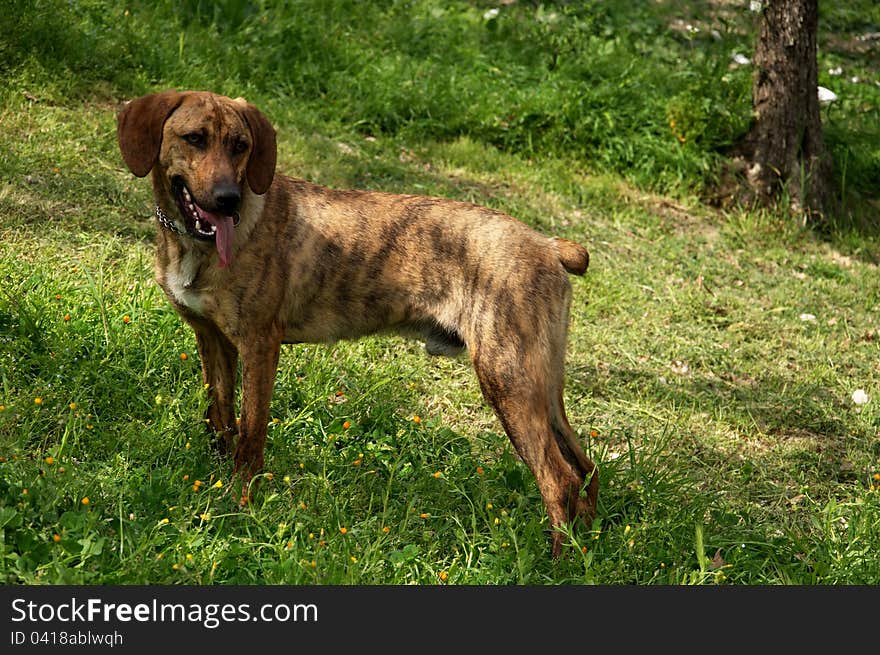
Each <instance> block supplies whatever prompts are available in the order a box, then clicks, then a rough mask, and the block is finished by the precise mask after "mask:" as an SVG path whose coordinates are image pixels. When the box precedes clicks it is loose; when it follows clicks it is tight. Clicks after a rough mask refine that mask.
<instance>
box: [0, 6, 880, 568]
mask: <svg viewBox="0 0 880 655" xmlns="http://www.w3.org/2000/svg"><path fill="white" fill-rule="evenodd" d="M13 4H15V5H16V7H17V9H18V11H19V14H20V15H22V16H23V17H25V18H26V20H25V19H23V20H21V21H19V22H17V23H16V26H17V29H16V31H15V32H11V31H7V32H5V33H3V35H2V38H0V55H2V56H0V60H2V61H3V62H5V63H3V64H0V72H2V73H3V74H4V77H5V80H6V82H5V84H4V85H3V86H2V87H0V137H2V141H3V143H4V148H3V149H2V150H0V215H2V216H3V218H2V220H0V280H2V287H0V385H2V386H0V405H2V410H0V457H2V461H0V527H2V533H0V534H2V542H0V561H2V567H3V568H2V571H3V576H4V581H5V582H7V583H25V584H46V583H48V584H60V583H85V584H252V583H258V584H262V583H265V584H281V583H284V584H315V583H322V584H328V583H329V584H393V583H417V584H584V583H599V584H706V583H713V584H721V583H726V584H741V585H746V584H748V585H751V584H816V583H819V584H876V583H877V582H878V581H880V560H878V558H877V557H876V556H875V555H874V553H873V550H872V546H873V545H874V544H876V543H877V542H878V539H880V493H878V491H880V475H878V474H880V437H878V434H880V429H878V428H880V410H878V399H880V368H878V366H877V361H878V344H880V333H878V330H880V318H878V315H877V310H876V307H877V298H878V293H880V282H878V276H877V261H878V253H880V242H878V239H877V236H876V226H875V225H874V224H873V223H872V221H871V219H872V217H873V218H874V219H876V209H877V197H876V179H877V172H878V162H880V138H878V135H877V132H876V125H877V124H878V123H877V117H878V112H880V102H878V96H880V93H878V89H877V87H876V86H873V85H872V84H871V83H864V82H860V83H858V84H854V83H852V82H851V81H850V80H849V78H850V77H853V76H859V77H861V78H862V79H863V80H871V79H876V76H877V74H878V73H877V69H876V64H874V63H873V60H872V59H871V58H870V57H869V56H867V54H866V53H865V52H864V51H863V50H860V48H861V47H862V46H861V45H860V44H861V43H862V42H861V41H858V39H857V38H856V37H857V36H858V35H861V34H864V33H868V32H871V31H877V26H878V25H880V16H878V14H877V9H876V7H874V6H873V4H872V3H850V6H849V7H847V8H837V9H829V8H825V7H823V11H825V12H826V15H824V16H823V26H825V28H824V29H826V30H827V31H825V32H823V34H822V35H820V43H822V44H824V46H825V47H824V48H823V49H822V52H821V54H820V57H821V60H820V71H821V74H820V83H821V84H823V85H825V86H829V88H832V89H833V90H835V91H836V92H838V94H839V95H840V96H841V102H840V104H839V105H838V106H832V107H831V108H828V109H826V110H824V111H825V115H824V116H823V119H824V120H825V125H826V129H827V135H828V140H829V144H830V146H831V150H832V152H833V154H834V156H835V170H836V186H837V189H838V194H839V196H840V198H841V199H842V200H843V201H844V203H843V206H844V207H845V208H846V211H845V212H844V213H842V214H841V216H839V217H838V220H837V221H836V222H835V223H834V227H833V229H832V230H831V231H830V233H823V234H821V235H820V234H816V233H813V232H810V231H806V230H803V229H801V228H800V227H798V225H797V224H796V222H795V221H793V220H792V219H791V217H788V216H786V215H785V214H784V213H777V212H771V211H757V210H750V209H748V208H746V209H728V210H723V211H720V210H718V209H715V208H712V207H709V206H707V205H706V204H705V203H703V202H701V200H700V198H701V196H702V194H703V192H704V190H705V189H707V188H708V187H709V186H710V185H711V182H712V179H713V177H714V176H715V175H716V173H717V165H718V162H719V161H720V156H719V154H718V151H719V149H723V147H724V146H725V144H727V143H729V142H731V141H732V140H733V139H735V137H736V135H737V134H739V133H741V132H742V131H743V130H744V129H745V127H746V124H747V120H748V115H747V114H748V84H749V81H750V71H749V70H748V69H745V68H742V69H738V68H733V69H730V68H729V59H730V53H731V51H733V50H737V51H741V52H744V53H748V52H749V51H750V43H751V41H750V39H751V32H750V27H749V22H748V20H747V16H743V15H741V14H743V12H740V14H738V15H737V14H723V13H720V10H712V11H710V8H711V7H714V6H715V5H708V4H705V3H698V2H694V3H690V4H687V5H686V6H682V5H680V3H676V4H675V5H671V4H667V3H650V5H646V6H644V7H640V8H632V7H629V6H628V5H624V4H617V3H596V4H589V3H584V4H583V5H578V6H577V7H574V6H573V5H569V4H565V3H560V4H559V5H553V4H547V5H543V6H541V7H536V6H535V5H533V4H530V3H515V4H514V5H510V6H501V7H500V11H499V12H498V15H497V16H494V17H493V16H492V15H491V14H487V13H486V12H487V10H488V9H490V8H492V6H493V5H490V4H477V3H446V4H444V9H442V10H439V9H437V8H436V6H435V5H434V4H433V3H421V2H416V3H407V4H406V5H404V4H402V3H395V2H383V3H346V2H334V3H312V2H297V3H290V4H287V5H283V6H282V5H275V4H272V3H268V2H267V3H260V2H251V3H246V2H231V1H230V2H221V3H210V4H209V3H199V2H175V3H163V2H160V3H139V2H131V3H129V4H120V5H116V4H113V5H110V4H105V3H103V2H97V1H95V2H80V3H61V2H47V3H13ZM855 5H859V6H858V7H856V6H855ZM862 5H864V6H862ZM624 7H625V9H624ZM126 12H127V13H126ZM677 21H680V22H677ZM687 24H691V25H692V26H693V25H696V26H697V27H698V28H699V30H700V31H699V32H694V31H693V30H691V31H688V30H687V29H686V27H685V28H684V29H681V26H682V25H685V26H686V25H687ZM832 28H833V29H832ZM6 29H9V28H6ZM61 29H64V30H65V33H66V34H68V35H70V38H67V39H63V40H59V39H57V38H48V36H50V35H54V34H56V33H58V31H59V30H61ZM711 29H718V31H719V33H720V36H721V37H722V38H720V39H716V38H715V37H713V36H711ZM319 53H320V56H319ZM649 55H650V56H649ZM837 65H840V66H842V67H844V68H845V69H846V74H845V75H844V76H829V74H828V73H827V71H828V70H829V68H833V67H834V66H837ZM872 76H873V77H872ZM165 87H178V88H184V87H190V88H194V87H204V88H211V89H214V90H217V91H221V92H225V93H229V94H232V95H240V94H241V95H246V96H247V97H248V98H249V99H250V100H251V101H253V102H255V103H256V104H257V105H258V106H260V107H262V108H263V109H264V110H265V111H266V113H267V115H269V116H270V117H271V118H272V120H273V122H274V124H275V125H276V127H277V128H278V132H279V168H280V170H282V171H284V172H287V173H290V174H294V175H297V176H301V177H305V178H308V179H311V180H314V181H317V182H321V183H325V184H330V185H333V186H340V187H343V186H344V187H347V186H355V187H369V188H377V189H385V190H392V191H407V192H420V193H427V194H435V195H443V196H448V197H455V198H462V199H467V200H471V201H475V202H480V203H481V204H487V205H490V206H493V207H497V208H499V209H502V210H504V211H507V212H510V213H512V214H513V215H515V216H517V217H519V218H520V219H522V220H524V221H525V222H527V223H529V224H530V225H533V226H534V227H536V228H537V229H539V230H541V231H544V232H546V233H548V234H555V235H560V236H565V237H568V238H572V239H575V240H577V241H579V242H581V243H584V244H585V245H586V246H587V247H588V248H589V249H590V252H591V258H592V261H591V269H590V271H589V272H588V274H587V275H586V276H585V277H584V278H574V279H573V280H572V282H573V285H574V305H573V309H572V324H571V331H570V345H569V351H568V363H567V387H566V399H567V405H568V408H569V415H570V418H571V420H572V423H573V425H574V426H575V427H576V429H578V430H579V432H580V433H581V434H582V436H583V438H584V441H585V444H586V445H587V447H588V449H589V450H590V452H591V455H592V457H593V459H595V460H596V461H598V463H599V465H600V467H601V490H600V507H599V516H598V518H597V520H596V521H595V522H594V523H593V524H592V525H588V526H582V527H581V528H580V529H577V530H574V531H573V532H571V533H570V535H569V543H568V546H567V547H566V549H565V551H564V553H563V556H562V558H561V559H560V560H559V561H553V560H551V559H550V558H549V541H548V538H547V529H548V526H547V522H546V518H545V517H544V514H543V508H542V505H541V502H540V496H539V494H538V492H537V488H536V486H535V484H534V481H533V479H532V477H531V474H530V473H529V471H528V470H527V469H526V468H525V467H524V466H523V465H522V463H521V462H519V460H518V459H517V458H516V457H515V455H514V453H513V451H512V449H511V447H510V445H509V443H508V441H507V438H506V437H505V436H504V434H503V432H502V430H501V428H500V425H499V424H498V423H497V420H496V419H495V418H494V417H493V416H492V414H491V412H490V410H489V409H488V408H487V406H486V405H485V403H484V402H483V401H482V399H481V397H480V394H479V389H478V387H477V384H476V381H475V379H474V376H473V373H472V371H471V370H470V367H469V364H468V362H467V359H466V358H461V359H455V360H447V359H431V358H428V357H427V356H426V355H424V353H423V352H422V350H421V346H420V344H418V343H416V342H409V341H405V340H402V339H398V338H395V337H382V338H371V339H365V340H361V341H358V342H354V343H341V344H338V345H336V346H333V347H325V346H312V345H302V346H293V347H287V348H286V349H285V350H284V352H283V355H282V361H281V364H280V366H279V373H278V379H277V383H276V389H275V395H274V397H273V401H272V417H273V421H272V423H271V425H270V426H269V443H268V448H267V460H266V461H267V464H266V474H265V475H264V477H263V479H262V480H261V487H260V491H259V493H258V494H257V495H256V498H255V502H254V503H253V504H252V505H251V506H250V507H248V508H246V509H244V510H242V509H241V508H239V507H238V506H237V505H236V504H235V503H234V502H233V501H232V499H231V497H230V495H229V493H228V489H229V476H230V472H231V465H230V463H229V462H228V461H225V460H221V459H218V458H217V457H216V456H215V455H214V454H213V452H212V450H211V448H210V446H209V444H208V437H207V435H206V433H205V430H204V426H203V424H202V423H201V416H202V413H203V411H204V408H205V402H206V397H205V394H204V390H203V389H202V388H201V383H200V376H199V362H198V355H197V353H196V350H195V342H194V338H193V336H192V334H191V332H190V331H189V330H188V329H187V328H185V327H184V326H183V324H182V322H181V321H180V320H179V318H178V317H177V316H176V315H175V314H174V312H173V310H172V309H171V308H170V306H169V305H168V303H167V301H166V300H165V299H164V297H163V296H162V294H161V291H160V290H159V289H158V287H157V286H156V285H155V283H154V282H153V281H152V257H153V246H152V235H153V229H154V228H153V225H152V222H151V220H150V200H149V197H150V196H149V190H148V188H147V187H148V184H147V183H146V181H144V180H137V179H134V178H133V177H132V176H131V175H130V174H129V173H128V171H127V170H126V169H125V167H124V165H123V164H122V162H121V160H120V157H119V155H118V152H117V146H116V143H115V111H116V108H117V106H118V103H119V102H120V101H121V100H122V99H125V98H128V97H132V96H134V95H137V94H139V93H143V92H147V91H149V90H153V89H160V88H165ZM670 119H674V120H675V128H672V127H671V126H670ZM682 138H683V139H684V140H683V141H682V140H681V139H682ZM872 180H873V181H874V182H873V183H874V186H873V188H872V186H871V185H872V182H871V181H872ZM183 355H185V357H183ZM858 389H862V390H864V391H865V392H866V393H867V395H868V397H869V401H868V402H867V403H866V404H856V403H854V402H853V392H855V391H856V390H858ZM38 399H39V401H38ZM416 417H418V420H416ZM197 481H198V482H199V483H200V484H196V482H197ZM86 498H87V499H88V502H87V503H85V502H84V500H85V499H86Z"/></svg>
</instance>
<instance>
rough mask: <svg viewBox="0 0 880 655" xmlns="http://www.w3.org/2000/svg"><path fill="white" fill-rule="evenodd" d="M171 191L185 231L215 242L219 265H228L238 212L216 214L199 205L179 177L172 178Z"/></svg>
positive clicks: (201, 238)
mask: <svg viewBox="0 0 880 655" xmlns="http://www.w3.org/2000/svg"><path fill="white" fill-rule="evenodd" d="M172 191H173V193H174V198H175V200H176V201H177V207H178V209H180V214H181V216H183V220H184V223H185V224H186V231H187V233H188V234H189V235H190V236H192V237H194V238H196V239H199V240H201V241H213V242H215V244H216V245H217V254H218V255H219V257H220V266H221V267H225V266H228V265H229V263H230V262H231V261H232V237H233V230H234V228H235V226H236V225H238V222H239V220H240V217H239V215H238V212H235V213H233V214H231V215H226V214H218V213H214V212H210V211H208V210H207V209H205V208H204V207H201V206H200V205H199V204H198V203H197V202H196V201H195V198H193V195H192V193H190V190H189V189H187V188H186V184H185V183H184V182H183V180H182V179H180V178H175V179H174V181H173V184H172Z"/></svg>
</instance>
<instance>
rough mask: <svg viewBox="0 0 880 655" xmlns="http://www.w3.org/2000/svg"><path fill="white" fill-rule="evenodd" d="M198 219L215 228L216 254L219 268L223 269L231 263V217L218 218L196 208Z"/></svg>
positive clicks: (232, 227)
mask: <svg viewBox="0 0 880 655" xmlns="http://www.w3.org/2000/svg"><path fill="white" fill-rule="evenodd" d="M198 211H199V217H200V218H201V219H202V220H205V221H208V222H209V223H210V224H211V225H213V226H214V227H216V228H217V238H216V243H217V254H218V255H219V256H220V268H225V267H226V266H228V265H229V264H230V263H231V262H232V231H233V229H235V228H234V226H233V223H232V221H233V219H232V216H220V215H218V214H212V213H210V212H207V211H205V210H204V209H202V208H201V207H199V208H198Z"/></svg>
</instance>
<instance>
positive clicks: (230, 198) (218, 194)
mask: <svg viewBox="0 0 880 655" xmlns="http://www.w3.org/2000/svg"><path fill="white" fill-rule="evenodd" d="M240 202H241V193H240V192H239V190H238V186H236V185H234V184H218V185H217V186H215V187H214V204H215V205H217V209H219V210H220V211H224V212H230V213H231V212H234V211H235V210H237V209H238V204H239V203H240Z"/></svg>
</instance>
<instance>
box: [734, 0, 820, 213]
mask: <svg viewBox="0 0 880 655" xmlns="http://www.w3.org/2000/svg"><path fill="white" fill-rule="evenodd" d="M818 19H819V2H818V0H765V2H764V7H763V9H762V14H761V25H760V34H759V37H758V43H757V45H756V47H755V56H754V65H755V78H754V83H753V86H752V108H753V122H752V126H751V129H750V131H749V133H748V135H747V136H746V137H745V140H744V143H743V144H742V145H743V146H744V148H743V150H742V152H743V154H744V155H745V157H746V160H747V178H748V181H749V185H750V186H751V188H752V190H753V191H754V192H755V193H756V194H757V196H758V198H759V199H760V200H761V201H762V203H763V204H770V203H772V202H776V201H778V200H780V199H783V200H787V201H788V202H789V203H790V206H791V208H792V209H793V210H794V211H795V212H796V213H797V214H800V215H802V216H803V220H804V222H807V221H809V220H811V219H812V220H816V219H818V218H821V216H822V213H823V211H824V210H825V209H826V208H827V203H828V200H829V179H830V168H831V166H830V161H829V160H828V158H827V157H826V155H825V147H824V143H823V140H822V123H821V120H820V118H819V99H818V96H817V65H816V32H817V28H818V22H819V20H818Z"/></svg>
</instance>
